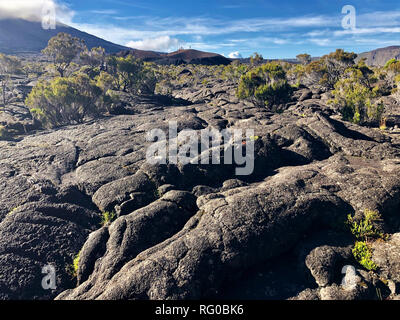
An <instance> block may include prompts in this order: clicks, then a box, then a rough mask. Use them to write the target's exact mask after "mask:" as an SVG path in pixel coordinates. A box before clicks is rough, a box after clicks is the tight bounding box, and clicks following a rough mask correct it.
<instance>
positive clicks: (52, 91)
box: [26, 74, 103, 127]
mask: <svg viewBox="0 0 400 320" xmlns="http://www.w3.org/2000/svg"><path fill="white" fill-rule="evenodd" d="M102 94H103V92H102V90H101V88H99V87H98V86H97V85H96V83H95V82H94V81H93V80H91V79H90V78H89V77H88V76H87V75H84V74H78V75H75V76H72V77H68V78H61V77H58V78H55V79H53V80H51V81H39V82H38V84H37V85H36V86H35V87H34V88H33V90H32V91H31V93H30V94H29V96H28V97H27V99H26V105H27V106H28V107H29V109H30V111H31V113H32V115H33V117H34V118H35V119H37V120H39V121H40V122H41V123H42V124H43V126H45V127H58V126H62V125H68V124H76V123H82V122H83V120H84V119H85V118H86V117H88V116H90V117H96V116H98V115H99V114H100V112H101V111H102V110H100V107H99V105H100V104H99V102H100V98H101V97H102Z"/></svg>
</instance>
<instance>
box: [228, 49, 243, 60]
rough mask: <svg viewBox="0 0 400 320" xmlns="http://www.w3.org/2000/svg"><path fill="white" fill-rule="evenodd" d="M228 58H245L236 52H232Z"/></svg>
mask: <svg viewBox="0 0 400 320" xmlns="http://www.w3.org/2000/svg"><path fill="white" fill-rule="evenodd" d="M228 58H231V59H241V58H243V57H242V55H241V54H240V52H239V51H235V52H231V53H230V54H229V55H228Z"/></svg>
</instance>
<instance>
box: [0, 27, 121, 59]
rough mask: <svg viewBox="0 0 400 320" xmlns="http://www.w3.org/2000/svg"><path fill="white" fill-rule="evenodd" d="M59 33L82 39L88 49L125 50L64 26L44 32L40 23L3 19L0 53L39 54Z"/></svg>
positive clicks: (0, 34)
mask: <svg viewBox="0 0 400 320" xmlns="http://www.w3.org/2000/svg"><path fill="white" fill-rule="evenodd" d="M60 32H66V33H69V34H71V35H73V36H74V37H78V38H80V39H83V40H84V41H85V43H86V45H87V46H88V47H89V48H93V47H98V46H101V47H103V48H104V49H106V52H107V53H116V52H119V51H121V50H126V49H127V48H126V47H124V46H121V45H117V44H114V43H112V42H109V41H106V40H103V39H100V38H98V37H95V36H93V35H90V34H88V33H86V32H82V31H79V30H77V29H75V28H72V27H69V26H67V25H64V24H58V25H57V28H56V29H55V30H44V29H43V28H42V25H41V23H40V22H32V21H27V20H22V19H3V20H0V52H3V53H6V54H20V53H40V51H41V50H42V49H44V48H45V47H46V46H47V43H48V41H49V40H50V38H52V37H54V36H55V35H57V34H58V33H60Z"/></svg>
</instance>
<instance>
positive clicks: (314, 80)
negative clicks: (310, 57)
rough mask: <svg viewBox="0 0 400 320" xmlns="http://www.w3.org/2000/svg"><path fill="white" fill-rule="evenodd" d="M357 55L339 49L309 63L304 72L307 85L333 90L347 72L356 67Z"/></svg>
mask: <svg viewBox="0 0 400 320" xmlns="http://www.w3.org/2000/svg"><path fill="white" fill-rule="evenodd" d="M356 57H357V55H356V54H355V53H353V52H346V51H344V50H342V49H337V50H336V51H335V52H332V53H330V54H328V55H325V56H323V57H322V58H321V59H319V60H316V61H313V62H311V63H309V64H308V65H307V66H306V68H305V72H304V82H305V84H306V85H319V86H322V87H323V88H326V89H328V90H331V89H333V88H334V86H335V84H336V83H337V82H338V81H339V79H340V78H341V77H342V75H343V74H344V72H345V70H346V69H347V68H349V67H351V66H353V65H354V59H355V58H356Z"/></svg>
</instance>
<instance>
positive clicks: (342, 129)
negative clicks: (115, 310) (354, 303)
mask: <svg viewBox="0 0 400 320" xmlns="http://www.w3.org/2000/svg"><path fill="white" fill-rule="evenodd" d="M234 88H235V86H234V84H233V83H230V82H229V81H227V82H221V81H218V80H215V82H213V83H211V84H208V85H207V86H206V87H204V86H203V87H200V86H193V87H182V88H179V89H176V90H174V91H173V92H172V95H173V96H174V98H176V99H183V100H185V101H188V102H189V105H181V104H179V105H168V106H164V105H160V104H155V103H152V102H149V101H146V102H140V103H139V102H135V101H133V102H131V103H130V106H129V108H131V109H132V110H130V111H129V112H127V113H128V114H121V115H116V116H108V117H104V118H102V119H98V120H95V121H91V122H87V123H84V124H80V125H73V126H67V127H63V128H59V129H56V130H48V131H41V132H37V133H33V134H26V135H23V136H20V137H18V139H15V140H13V141H1V142H0V186H1V190H2V192H1V193H0V262H1V263H0V271H1V272H0V298H1V299H53V298H56V297H57V299H200V298H225V297H229V298H232V299H235V298H238V297H239V298H249V297H251V298H254V296H252V295H251V292H256V293H257V297H256V298H259V299H263V298H265V299H276V298H282V299H288V298H290V299H360V298H371V297H373V295H374V294H375V293H374V292H375V291H374V289H373V288H375V286H378V287H379V283H378V282H379V279H378V280H377V279H375V278H373V277H371V276H369V275H368V273H366V272H364V271H363V270H362V269H361V268H360V266H358V265H357V268H356V269H357V276H358V277H359V279H360V283H363V284H365V285H366V286H365V287H360V286H359V287H357V289H355V290H352V291H351V290H350V291H344V292H343V291H341V290H342V288H341V280H342V278H343V275H342V274H341V271H342V267H343V266H345V265H348V264H349V265H356V262H355V261H354V259H353V257H352V253H351V245H352V244H354V239H353V240H351V239H352V238H351V235H349V233H348V232H347V231H346V230H344V228H343V227H344V225H345V221H346V217H347V215H348V214H350V213H356V214H357V215H360V213H361V212H362V211H363V210H364V209H365V208H368V209H371V210H379V212H380V213H381V214H382V216H383V221H382V224H383V228H384V229H385V231H386V232H388V233H390V234H391V236H390V239H389V240H388V241H387V242H385V243H377V244H376V246H375V245H374V252H373V258H374V259H375V260H376V263H379V264H380V265H381V270H380V271H379V272H380V275H381V277H383V278H386V279H387V280H388V283H389V284H390V288H391V290H392V291H391V292H390V294H391V296H392V297H396V296H397V295H398V294H399V292H398V285H399V283H400V280H399V276H398V274H397V273H396V270H395V269H396V268H397V266H398V259H397V257H396V255H395V254H394V252H396V250H397V248H398V241H397V240H398V239H397V235H396V234H398V233H399V231H400V216H399V214H398V212H399V210H400V148H399V146H400V140H399V138H398V134H396V133H395V132H391V131H387V132H385V133H382V132H381V131H379V130H375V129H372V128H368V127H360V126H357V125H353V124H350V123H346V122H343V121H342V120H341V119H340V117H338V116H337V115H336V114H335V112H334V110H332V109H331V108H330V107H329V106H327V105H325V104H324V103H323V100H322V98H321V99H316V97H317V96H316V95H315V94H313V91H312V90H308V89H305V88H302V89H300V90H299V92H297V93H295V97H297V98H296V99H295V101H294V102H292V103H291V106H290V107H289V108H288V109H287V110H285V111H284V112H282V113H279V114H278V113H271V112H269V111H268V110H266V109H265V108H261V107H258V106H255V105H253V104H252V103H250V102H246V101H244V102H243V101H239V100H238V99H237V98H236V97H235V90H234ZM310 92H311V93H310ZM177 101H178V100H177ZM390 110H391V111H390V112H392V113H393V114H397V113H398V111H399V110H398V106H395V105H394V106H392V108H391V109H390ZM132 111H134V112H132ZM170 121H177V122H178V130H179V131H181V130H184V129H192V130H195V131H196V132H198V133H200V132H201V130H204V129H206V128H209V127H213V128H216V129H219V130H221V129H224V128H231V129H243V130H245V129H247V128H251V129H254V130H255V132H254V137H253V139H254V140H256V143H255V171H254V174H253V175H251V176H249V177H244V176H243V177H241V176H236V175H235V170H234V169H235V167H234V166H231V165H199V166H197V165H194V164H188V165H174V164H171V163H168V164H167V165H149V164H148V163H147V162H146V150H147V148H148V146H149V145H150V142H148V141H147V140H146V134H147V133H148V132H149V131H151V130H152V129H155V128H158V129H161V130H164V132H168V125H169V122H170ZM105 211H110V212H111V211H115V213H116V216H117V218H116V220H115V221H110V222H109V223H107V224H106V225H103V226H102V225H101V215H102V213H104V212H105ZM333 239H334V241H333ZM349 239H350V240H349ZM351 241H353V243H352V242H351ZM78 253H80V254H79V267H78V270H77V279H71V276H70V275H69V274H68V272H67V271H66V268H68V267H69V266H71V264H72V260H73V259H74V257H75V256H76V255H77V254H78ZM288 263H290V268H288ZM47 264H51V265H54V266H55V268H56V274H57V290H54V291H46V290H43V288H42V287H41V280H42V279H43V276H44V275H43V274H42V273H41V271H42V270H41V269H42V267H43V266H44V265H47ZM288 272H290V277H287V273H288ZM286 278H287V279H286ZM274 279H279V281H275V280H274ZM285 279H286V280H285ZM288 279H290V281H289V280H288ZM382 290H383V289H382ZM382 292H383V291H382Z"/></svg>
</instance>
